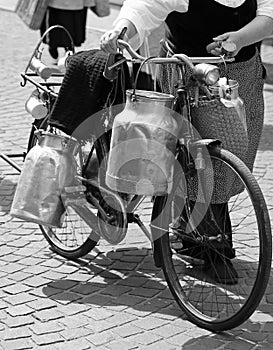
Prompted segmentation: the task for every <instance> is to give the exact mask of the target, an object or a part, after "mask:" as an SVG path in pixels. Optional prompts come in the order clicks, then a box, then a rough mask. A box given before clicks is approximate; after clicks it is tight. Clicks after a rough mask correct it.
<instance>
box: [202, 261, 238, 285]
mask: <svg viewBox="0 0 273 350" xmlns="http://www.w3.org/2000/svg"><path fill="white" fill-rule="evenodd" d="M203 270H204V272H206V273H207V274H208V275H209V276H210V277H211V278H213V279H214V280H215V281H216V282H219V283H223V284H237V283H238V278H239V276H238V273H237V271H236V270H235V268H234V266H233V264H232V262H231V260H230V259H228V258H223V259H222V258H219V259H215V260H214V261H213V260H209V259H208V258H206V260H205V264H204V267H203Z"/></svg>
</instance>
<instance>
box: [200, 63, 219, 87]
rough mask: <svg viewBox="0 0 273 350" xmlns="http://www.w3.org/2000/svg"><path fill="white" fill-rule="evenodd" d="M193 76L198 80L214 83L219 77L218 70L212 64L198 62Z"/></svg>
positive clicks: (208, 83) (209, 83)
mask: <svg viewBox="0 0 273 350" xmlns="http://www.w3.org/2000/svg"><path fill="white" fill-rule="evenodd" d="M195 76H196V78H197V79H198V80H199V81H200V82H203V83H205V84H207V85H214V84H216V83H217V81H218V80H219V78H220V70H219V68H218V67H217V66H214V65H212V64H208V63H199V64H197V65H196V66H195Z"/></svg>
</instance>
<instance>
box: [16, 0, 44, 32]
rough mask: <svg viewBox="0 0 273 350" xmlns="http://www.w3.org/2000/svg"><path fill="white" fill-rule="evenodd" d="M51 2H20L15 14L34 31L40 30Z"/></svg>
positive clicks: (22, 0) (40, 0)
mask: <svg viewBox="0 0 273 350" xmlns="http://www.w3.org/2000/svg"><path fill="white" fill-rule="evenodd" d="M49 1H50V0H19V1H18V3H17V5H16V8H15V12H16V13H17V15H18V16H19V17H20V18H21V20H22V21H23V22H24V23H25V24H26V25H27V26H28V27H29V28H30V29H33V30H38V29H40V27H41V23H42V21H43V18H44V16H45V13H46V9H47V7H48V4H49Z"/></svg>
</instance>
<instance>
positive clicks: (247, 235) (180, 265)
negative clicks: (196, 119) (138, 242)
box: [152, 147, 272, 331]
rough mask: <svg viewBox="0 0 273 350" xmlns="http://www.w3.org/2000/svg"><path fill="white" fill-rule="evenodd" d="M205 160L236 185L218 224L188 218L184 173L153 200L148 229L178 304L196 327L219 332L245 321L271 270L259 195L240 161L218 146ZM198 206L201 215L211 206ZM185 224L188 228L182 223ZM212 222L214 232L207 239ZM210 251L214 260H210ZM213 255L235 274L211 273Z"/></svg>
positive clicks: (194, 208)
mask: <svg viewBox="0 0 273 350" xmlns="http://www.w3.org/2000/svg"><path fill="white" fill-rule="evenodd" d="M209 158H210V161H211V164H212V165H213V167H214V166H215V165H217V167H219V166H220V167H222V166H223V167H224V168H225V169H226V170H227V171H228V173H229V176H231V177H232V178H233V181H234V186H233V188H234V187H235V186H238V187H237V188H240V191H238V192H239V193H237V194H236V195H232V197H231V198H230V200H229V202H228V204H227V206H226V208H227V209H228V210H227V213H226V215H224V216H222V219H221V220H222V222H221V223H218V224H217V225H215V217H214V220H211V221H209V220H208V219H207V218H206V217H205V219H206V220H205V221H206V230H201V227H202V225H201V224H200V222H194V221H195V220H196V218H197V217H198V215H196V212H198V208H199V207H200V206H198V204H197V203H196V202H195V204H194V203H192V202H191V201H190V199H189V197H190V196H187V195H185V187H186V188H187V186H189V183H190V181H191V179H192V174H191V175H189V174H184V175H183V176H182V177H183V179H181V180H178V181H175V185H174V188H173V190H172V193H171V194H170V195H169V196H164V197H158V198H157V199H156V201H155V205H154V209H153V223H152V231H153V236H154V237H157V243H158V246H159V251H160V255H161V263H162V267H163V271H164V275H165V278H166V280H167V283H168V286H169V288H170V290H171V292H172V294H173V296H174V298H175V299H176V301H177V303H178V305H179V306H180V308H181V309H182V310H183V311H184V313H185V314H186V315H187V317H188V319H189V320H190V321H191V322H193V323H195V324H197V325H198V326H200V327H203V328H206V329H209V330H211V331H223V330H227V329H231V328H234V327H237V326H238V325H240V324H242V323H243V322H244V321H246V320H247V319H248V318H249V317H250V316H251V315H252V313H253V312H254V311H255V309H256V308H257V306H258V305H259V303H260V301H261V299H262V297H263V295H264V293H265V289H266V286H267V283H268V279H269V274H270V268H271V249H272V242H271V228H270V220H269V215H268V211H267V207H266V203H265V201H264V197H263V194H262V192H261V190H260V187H259V186H258V184H257V182H256V180H255V178H254V176H253V175H252V174H251V172H250V171H249V169H248V168H247V167H246V165H245V164H244V163H243V162H242V161H241V160H240V159H238V157H236V156H235V155H233V154H232V153H230V152H229V151H227V150H224V149H221V148H220V147H214V148H212V149H210V150H209ZM195 175H196V174H195ZM196 176H197V175H196ZM180 177H181V173H180ZM199 180H200V182H201V179H199ZM182 181H183V183H182ZM231 187H232V186H231ZM207 189H208V187H206V186H203V188H202V190H203V191H206V190H207ZM208 197H209V196H207V198H208ZM203 198H206V196H204V197H203ZM203 204H206V209H207V211H206V214H205V215H207V214H208V213H209V212H210V211H211V210H212V209H213V204H212V202H209V203H203ZM199 217H200V216H199ZM185 218H187V220H186V221H187V222H186V221H185ZM189 223H190V225H189V226H190V227H191V228H190V229H189V226H187V227H186V225H187V224H189ZM183 225H184V226H183ZM215 226H216V227H217V229H218V230H219V232H218V235H217V236H214V237H212V232H213V231H215ZM226 227H230V228H231V235H227V234H226V232H225V228H226ZM221 231H222V232H221ZM216 237H217V239H216ZM225 238H226V239H227V241H226V242H225V241H224V240H225ZM221 244H224V245H226V247H227V245H229V247H230V246H232V249H230V251H231V255H230V256H228V257H227V256H225V254H226V253H225V248H224V249H219V247H220V246H221ZM216 255H217V256H218V260H217V259H214V258H212V257H213V256H214V257H215V256H216ZM219 257H220V261H221V263H222V265H223V264H225V263H226V264H228V266H227V267H225V266H223V268H224V269H225V268H226V269H230V263H232V265H233V270H235V272H234V273H235V274H236V276H234V277H235V279H234V280H233V281H229V280H225V279H223V276H221V277H219V276H218V275H217V273H218V271H219V265H218V266H217V264H218V263H219ZM208 263H209V265H210V266H209V269H208V266H207V265H208ZM211 271H213V274H212V273H211ZM227 271H229V270H227ZM230 282H231V283H230ZM229 283H230V284H229Z"/></svg>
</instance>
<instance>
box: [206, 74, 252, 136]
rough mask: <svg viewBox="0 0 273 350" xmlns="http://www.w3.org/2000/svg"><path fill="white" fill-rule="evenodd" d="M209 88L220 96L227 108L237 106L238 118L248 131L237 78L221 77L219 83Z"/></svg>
mask: <svg viewBox="0 0 273 350" xmlns="http://www.w3.org/2000/svg"><path fill="white" fill-rule="evenodd" d="M209 89H210V90H211V92H212V93H213V94H214V95H215V96H218V97H220V100H221V102H222V103H223V105H224V106H225V107H227V108H235V110H236V112H237V115H238V119H239V120H240V121H241V123H242V126H243V127H244V129H245V132H246V133H247V126H246V112H245V106H244V102H243V100H242V99H241V98H240V96H239V91H238V89H239V84H238V82H237V80H232V79H229V80H227V79H226V78H221V79H220V80H219V81H218V83H217V84H215V85H213V86H210V87H209Z"/></svg>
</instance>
